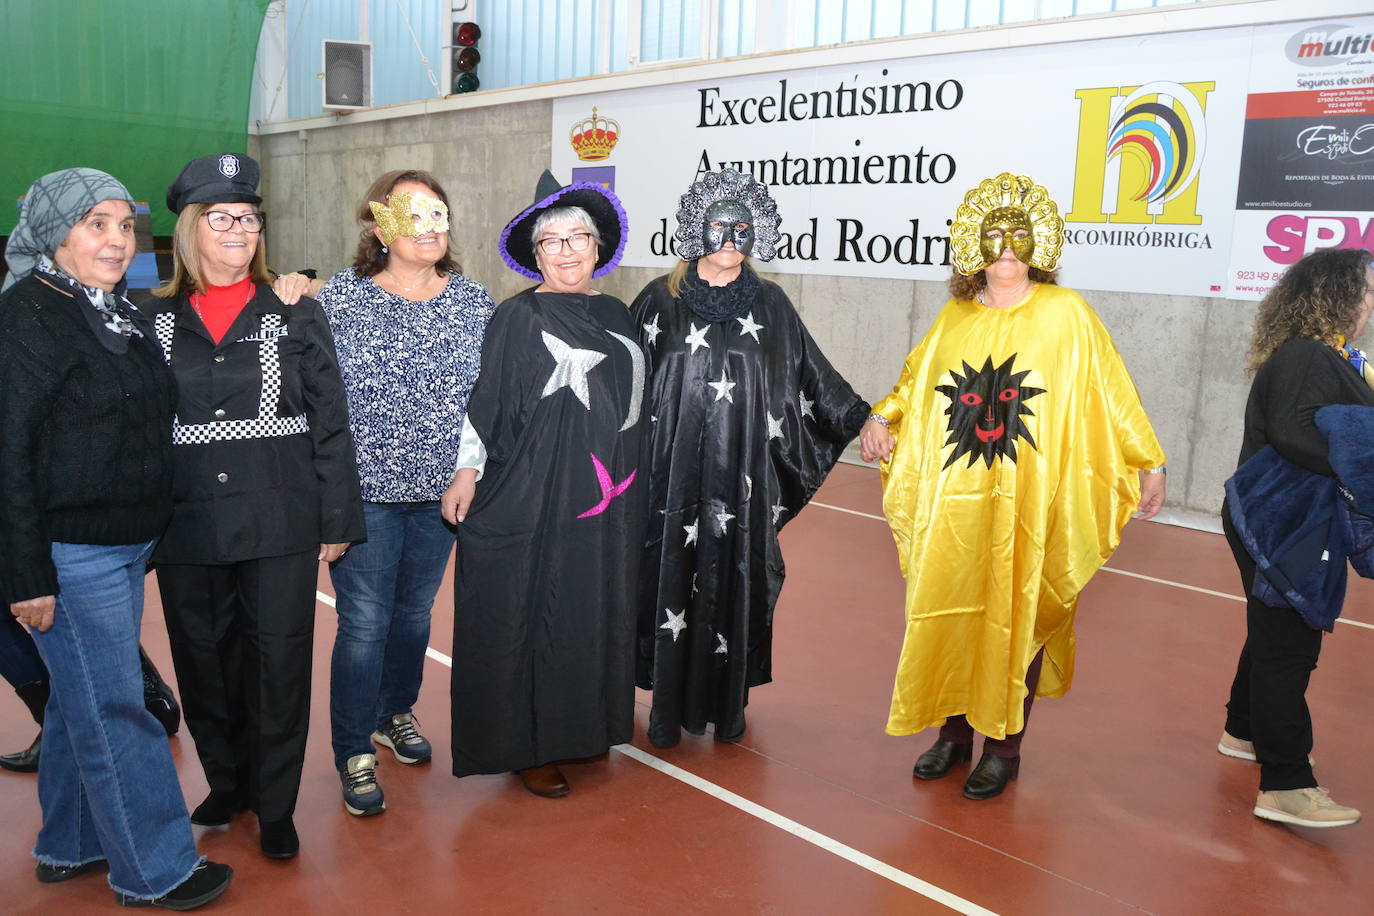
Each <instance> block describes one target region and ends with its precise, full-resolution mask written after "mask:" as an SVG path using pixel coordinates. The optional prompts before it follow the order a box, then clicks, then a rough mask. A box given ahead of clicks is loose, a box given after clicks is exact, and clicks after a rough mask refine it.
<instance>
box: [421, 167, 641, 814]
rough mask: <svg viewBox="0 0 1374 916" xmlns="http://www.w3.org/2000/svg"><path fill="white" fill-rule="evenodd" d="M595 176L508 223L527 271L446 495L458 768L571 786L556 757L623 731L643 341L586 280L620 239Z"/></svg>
mask: <svg viewBox="0 0 1374 916" xmlns="http://www.w3.org/2000/svg"><path fill="white" fill-rule="evenodd" d="M626 231H627V225H626V221H625V211H624V209H623V208H622V207H621V205H620V201H619V200H618V199H617V198H616V196H615V195H614V194H612V193H611V192H610V191H608V190H606V189H605V188H603V187H601V186H600V185H595V184H587V183H580V184H573V185H569V186H568V187H565V188H564V187H559V185H558V183H557V182H556V181H555V180H554V178H553V176H552V175H550V174H549V173H548V172H545V173H544V175H543V177H542V178H541V179H540V181H539V187H538V190H537V191H536V193H535V204H534V206H532V207H530V208H529V209H527V210H525V211H524V212H522V213H521V214H520V215H518V216H516V217H515V219H513V220H511V222H510V224H509V225H507V226H506V228H505V231H503V232H502V233H501V240H500V243H499V248H500V251H501V255H502V257H504V258H505V260H506V263H507V264H509V265H510V267H511V269H512V270H514V271H516V273H519V274H521V275H523V276H526V277H529V278H530V279H532V280H535V281H538V283H537V285H535V286H532V287H530V288H529V289H526V290H525V291H524V292H521V293H519V294H517V295H515V296H513V297H512V298H510V299H508V300H506V301H505V302H503V303H502V304H501V305H499V306H497V308H496V313H495V315H493V316H492V319H491V323H490V324H489V325H488V326H487V334H486V339H485V341H484V342H483V344H482V369H481V374H480V375H479V376H478V378H477V384H476V385H475V386H474V387H473V389H472V396H471V398H470V399H469V401H468V412H467V417H466V419H465V420H464V423H463V433H462V437H461V442H460V445H459V455H458V470H457V473H456V475H455V478H454V482H453V484H452V485H451V486H450V487H449V489H448V491H447V492H446V493H445V494H444V498H443V501H442V508H443V512H444V515H445V517H446V518H448V519H449V520H450V521H452V522H455V523H457V524H458V581H457V588H456V592H457V594H456V608H457V612H456V613H455V615H454V635H453V646H454V659H453V772H454V775H457V776H467V775H469V774H473V773H505V772H512V771H514V772H517V773H519V774H520V777H521V779H522V781H523V783H524V785H525V788H527V789H529V790H530V791H531V792H533V793H535V794H536V795H542V796H545V797H548V798H557V797H559V796H562V795H566V794H567V793H568V783H567V780H566V779H565V778H564V776H563V773H562V771H561V770H560V769H559V767H558V763H559V762H560V761H567V760H571V759H576V758H584V757H592V756H595V755H598V754H601V753H603V752H605V751H606V749H607V748H609V747H610V746H611V745H613V744H620V743H622V742H624V741H628V740H630V736H631V732H632V731H633V728H634V635H635V618H634V609H633V607H632V599H633V586H634V581H635V564H636V562H637V559H638V556H639V553H640V550H641V548H642V544H643V531H644V528H643V525H644V515H645V502H644V499H643V497H644V486H643V483H642V482H641V481H639V480H638V479H637V462H638V458H639V447H640V434H641V430H643V429H644V427H645V426H646V425H647V424H648V423H649V422H650V418H649V417H648V416H647V415H644V416H641V410H640V407H641V404H642V401H643V390H644V353H643V351H642V350H641V349H640V346H639V344H638V342H637V341H636V335H635V331H634V328H633V326H632V325H631V323H630V315H629V311H628V310H627V309H626V307H625V303H623V302H621V301H620V300H618V299H615V298H614V297H612V296H607V295H604V294H602V293H598V292H597V291H596V290H594V289H592V286H591V284H592V280H593V279H595V278H597V277H600V276H603V275H605V274H607V273H610V271H611V270H613V269H614V268H615V265H616V264H617V263H618V262H619V260H620V257H621V254H622V253H623V252H624V249H625V236H626Z"/></svg>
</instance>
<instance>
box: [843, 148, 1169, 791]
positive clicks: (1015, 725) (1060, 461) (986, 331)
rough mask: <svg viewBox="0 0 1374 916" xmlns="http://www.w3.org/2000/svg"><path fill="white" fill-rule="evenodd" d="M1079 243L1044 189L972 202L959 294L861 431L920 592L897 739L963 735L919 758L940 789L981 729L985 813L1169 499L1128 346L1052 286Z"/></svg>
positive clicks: (964, 226)
mask: <svg viewBox="0 0 1374 916" xmlns="http://www.w3.org/2000/svg"><path fill="white" fill-rule="evenodd" d="M1062 233H1063V223H1062V221H1061V220H1060V218H1059V216H1058V212H1057V208H1056V207H1055V205H1054V202H1053V201H1052V200H1050V199H1049V197H1048V195H1047V193H1046V192H1045V190H1044V188H1041V187H1039V186H1036V185H1034V184H1033V183H1032V182H1031V181H1030V179H1029V178H1026V177H1024V176H1014V175H1011V174H1009V173H1003V174H1002V175H999V176H997V177H996V178H993V179H988V180H987V181H984V182H983V183H982V184H981V185H979V187H978V188H975V189H974V190H973V191H970V192H969V194H968V196H967V197H966V198H965V203H964V204H963V205H962V206H961V207H960V208H959V216H958V219H956V221H955V224H954V226H953V227H952V230H951V242H952V246H953V248H954V251H955V264H956V268H957V269H958V270H959V274H958V275H956V276H955V278H954V279H953V280H951V291H952V292H953V293H954V298H952V299H950V300H949V302H948V303H946V305H945V306H944V309H943V310H942V311H941V313H940V315H939V317H937V319H936V320H935V323H934V325H933V326H932V327H931V329H930V331H929V332H928V333H927V334H926V336H925V339H924V340H922V341H921V343H920V344H919V345H918V346H917V347H916V349H915V350H913V351H912V352H911V354H910V355H909V356H908V357H907V359H906V364H905V366H904V367H903V370H902V375H901V379H900V380H899V381H898V383H897V385H896V387H895V388H894V389H893V391H892V394H890V395H888V397H886V398H884V399H883V400H882V401H880V402H879V403H878V404H876V405H874V407H873V414H872V415H871V417H870V419H869V421H868V423H866V424H865V427H864V431H863V434H862V436H861V441H862V444H863V451H864V457H865V458H868V459H870V460H871V459H872V458H875V457H877V458H884V457H885V458H887V461H885V462H884V464H883V466H882V472H883V474H882V476H883V511H884V513H885V514H886V516H887V519H888V522H889V524H890V525H891V527H892V533H893V537H894V538H895V539H896V543H897V552H898V557H899V559H900V563H901V568H902V573H903V575H904V576H905V577H906V580H907V598H906V619H907V628H906V637H905V640H904V643H903V646H902V654H901V661H900V663H899V665H898V669H897V678H896V686H895V689H894V691H893V697H892V709H891V714H890V717H889V719H888V724H887V731H888V733H889V734H893V735H907V734H912V733H914V732H918V731H921V730H922V729H925V728H927V727H930V726H932V725H944V726H945V728H944V729H942V731H941V739H940V740H939V741H937V742H936V745H935V746H934V747H933V748H931V750H930V751H928V752H927V753H926V754H923V755H922V757H921V760H920V761H918V765H917V771H916V774H915V775H917V776H918V777H921V778H926V779H934V778H939V777H941V776H944V775H945V774H946V773H948V771H949V769H950V768H951V766H952V765H953V764H954V763H959V762H963V761H965V760H969V759H971V750H972V741H973V734H972V732H973V730H977V731H978V732H980V733H982V734H983V735H985V736H987V737H988V739H989V740H988V741H987V742H985V746H984V757H983V759H982V760H981V761H980V763H979V765H978V767H977V768H976V769H975V770H974V773H973V775H971V776H970V777H969V781H968V783H966V784H965V793H964V794H965V795H968V796H969V797H971V798H990V797H992V796H993V795H996V794H999V793H1000V792H1001V791H1002V789H1003V788H1004V787H1005V784H1006V782H1007V780H1008V779H1012V778H1015V775H1016V771H1017V769H1018V766H1019V761H1020V754H1019V743H1020V737H1021V734H1022V733H1023V731H1024V727H1025V719H1026V716H1028V715H1029V712H1030V703H1029V700H1030V699H1031V697H1030V696H1028V692H1029V693H1031V694H1033V695H1038V696H1062V695H1063V694H1064V693H1066V692H1067V691H1068V689H1069V686H1070V684H1071V683H1072V680H1073V662H1074V634H1073V617H1074V609H1075V606H1076V604H1077V601H1078V594H1079V592H1080V591H1081V590H1082V588H1083V586H1084V585H1085V584H1087V581H1088V579H1089V578H1091V577H1092V575H1093V573H1094V572H1096V571H1097V568H1098V567H1099V566H1101V565H1102V563H1103V562H1105V561H1106V560H1107V558H1108V557H1110V556H1111V554H1112V552H1113V551H1114V550H1115V549H1116V547H1117V544H1118V543H1119V542H1120V533H1121V529H1122V527H1123V526H1124V525H1125V524H1126V521H1127V520H1128V519H1129V518H1130V517H1131V515H1132V513H1134V512H1136V511H1137V510H1139V511H1141V512H1142V514H1145V515H1146V517H1148V516H1150V515H1154V514H1155V512H1157V511H1158V509H1159V507H1160V505H1162V503H1163V499H1164V479H1165V478H1164V476H1163V473H1162V472H1163V465H1164V453H1163V451H1162V450H1161V449H1160V446H1159V442H1158V440H1157V439H1156V438H1155V434H1154V431H1153V430H1152V429H1151V427H1150V422H1149V420H1148V418H1147V417H1146V416H1145V410H1144V408H1143V407H1142V406H1141V403H1140V396H1139V395H1138V394H1137V392H1136V389H1135V386H1134V384H1132V382H1131V378H1130V376H1129V374H1128V373H1127V371H1126V367H1125V365H1124V363H1123V362H1122V360H1121V356H1120V354H1119V353H1118V352H1117V350H1116V347H1115V346H1114V345H1113V343H1112V339H1111V336H1110V335H1109V334H1108V333H1107V330H1106V328H1105V327H1104V326H1103V325H1102V322H1101V321H1100V320H1099V319H1098V317H1097V315H1096V314H1095V313H1094V312H1093V310H1092V309H1091V308H1090V307H1089V306H1088V304H1087V303H1086V302H1085V301H1084V300H1083V297H1082V296H1080V295H1078V294H1077V293H1075V292H1073V291H1072V290H1069V289H1064V288H1062V287H1059V286H1056V285H1054V273H1053V269H1054V266H1055V263H1056V262H1057V260H1058V255H1059V251H1060V249H1061V246H1062V237H1063V236H1062ZM1145 469H1152V470H1153V473H1148V474H1147V475H1145V477H1144V481H1145V497H1144V499H1142V496H1141V492H1142V486H1141V483H1140V482H1139V480H1138V477H1137V471H1138V470H1145ZM1042 649H1043V656H1042V655H1041V651H1042ZM1037 680H1038V684H1037ZM947 720H949V721H948V722H947Z"/></svg>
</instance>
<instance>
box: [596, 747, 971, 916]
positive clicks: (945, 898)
mask: <svg viewBox="0 0 1374 916" xmlns="http://www.w3.org/2000/svg"><path fill="white" fill-rule="evenodd" d="M611 750H613V751H617V752H618V753H621V754H624V755H625V756H626V757H629V758H630V759H631V760H638V761H639V762H640V763H642V764H644V765H645V766H647V767H652V768H653V769H655V770H658V771H659V772H660V773H663V774H665V775H667V776H671V777H673V778H674V779H676V780H678V781H679V782H683V783H686V784H687V785H689V786H691V787H692V788H694V789H696V790H698V791H700V792H705V793H706V794H707V795H710V796H711V797H712V798H717V799H719V800H720V801H723V802H725V803H726V804H727V805H730V806H731V807H732V808H737V809H739V810H740V811H743V812H744V813H745V814H748V815H751V816H753V817H756V818H758V819H759V820H761V821H763V822H764V823H766V824H770V825H771V826H774V827H777V828H779V829H781V830H786V831H787V832H788V833H790V834H792V835H793V836H795V837H797V838H798V839H801V840H805V841H806V842H808V843H810V844H811V845H813V846H817V847H819V848H820V849H822V850H824V851H826V852H828V853H830V854H831V855H834V856H838V857H840V858H841V859H844V860H845V861H847V862H851V863H853V864H855V865H857V866H859V867H860V868H863V869H867V870H868V871H870V872H872V873H873V874H875V875H877V876H878V877H880V878H886V879H887V880H889V881H891V882H892V883H894V884H899V885H901V886H902V887H904V888H906V889H907V890H912V891H915V892H916V893H918V894H920V895H921V896H923V897H928V898H929V899H931V900H934V901H935V902H936V903H941V904H944V905H945V906H947V907H949V908H950V909H952V910H955V911H956V912H959V913H969V914H987V916H994V914H993V911H992V910H989V909H985V908H984V907H981V906H979V905H978V904H976V903H971V902H969V901H968V900H965V899H964V898H963V897H960V896H957V895H955V894H951V893H950V892H949V891H947V890H945V889H944V888H941V887H936V886H935V885H934V884H931V883H930V882H928V881H922V880H921V879H920V878H917V877H916V876H915V875H910V874H907V873H906V872H904V871H902V870H901V869H899V868H894V867H893V866H891V865H888V864H887V863H886V862H883V861H880V860H878V859H875V858H873V857H872V856H870V855H867V854H865V853H862V852H859V851H858V850H857V849H855V848H853V847H852V846H846V845H845V844H844V843H841V842H840V841H839V840H836V839H832V838H831V837H828V836H826V835H825V834H823V833H819V832H817V831H815V830H812V829H811V828H810V827H807V826H804V825H802V824H799V823H797V822H796V821H794V820H792V819H791V818H789V817H784V816H782V815H781V814H778V813H777V812H776V811H773V810H771V809H769V808H765V807H763V806H762V805H759V804H756V803H755V802H751V801H750V800H749V799H747V798H744V797H743V796H741V795H736V794H735V793H734V792H731V791H730V790H729V789H724V788H721V787H720V786H718V785H716V784H715V783H713V782H708V781H707V780H705V779H702V778H701V777H700V776H697V775H696V774H695V773H690V772H688V771H687V770H684V769H682V768H681V767H678V766H674V765H673V764H671V763H669V762H668V761H666V760H660V759H659V758H658V757H655V756H654V755H653V754H649V753H645V752H644V751H642V750H640V749H639V748H637V747H635V746H634V745H632V744H617V745H615V746H614V747H612V748H611Z"/></svg>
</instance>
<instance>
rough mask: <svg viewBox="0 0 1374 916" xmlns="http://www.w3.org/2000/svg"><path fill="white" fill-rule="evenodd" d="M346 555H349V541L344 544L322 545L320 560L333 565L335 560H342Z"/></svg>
mask: <svg viewBox="0 0 1374 916" xmlns="http://www.w3.org/2000/svg"><path fill="white" fill-rule="evenodd" d="M346 553H348V542H347V541H344V542H343V543H342V544H321V545H320V559H321V560H324V561H325V562H326V563H333V562H334V561H335V560H337V559H340V558H341V557H342V556H343V555H344V554H346Z"/></svg>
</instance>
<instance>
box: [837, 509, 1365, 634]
mask: <svg viewBox="0 0 1374 916" xmlns="http://www.w3.org/2000/svg"><path fill="white" fill-rule="evenodd" d="M811 505H813V506H820V507H821V508H822V509H833V510H835V511H836V512H846V513H848V514H850V515H858V516H862V517H863V518H871V519H873V520H874V521H879V522H885V521H887V519H885V518H883V517H882V516H881V515H874V514H873V513H871V512H860V511H858V510H857V509H846V508H845V507H843V506H832V505H830V504H828V503H820V502H816V501H815V500H812V501H811ZM1100 568H1101V570H1102V571H1103V572H1109V573H1116V574H1117V575H1118V576H1130V577H1131V578H1132V579H1144V580H1145V581H1146V582H1155V583H1158V584H1159V585H1172V586H1173V587H1174V588H1183V589H1187V590H1188V591H1190V592H1199V593H1201V594H1203V595H1211V596H1213V597H1214V598H1227V599H1229V600H1231V601H1239V602H1241V603H1242V604H1244V603H1245V599H1244V598H1242V597H1241V596H1240V595H1232V594H1229V593H1228V592H1218V591H1213V590H1212V589H1210V588H1202V587H1201V586H1197V585H1189V584H1188V583H1186V582H1175V581H1173V580H1172V579H1160V578H1157V577H1155V576H1147V575H1145V574H1144V573H1135V572H1127V571H1126V570H1124V569H1117V568H1116V567H1114V566H1102V567H1100ZM1336 622H1337V623H1346V624H1349V625H1350V626H1352V627H1363V628H1364V629H1366V630H1374V623H1365V622H1364V621H1363V620H1349V619H1347V618H1345V617H1337V618H1336Z"/></svg>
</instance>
